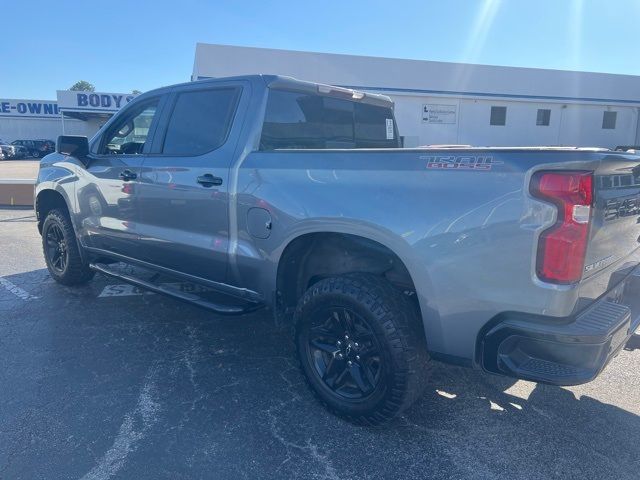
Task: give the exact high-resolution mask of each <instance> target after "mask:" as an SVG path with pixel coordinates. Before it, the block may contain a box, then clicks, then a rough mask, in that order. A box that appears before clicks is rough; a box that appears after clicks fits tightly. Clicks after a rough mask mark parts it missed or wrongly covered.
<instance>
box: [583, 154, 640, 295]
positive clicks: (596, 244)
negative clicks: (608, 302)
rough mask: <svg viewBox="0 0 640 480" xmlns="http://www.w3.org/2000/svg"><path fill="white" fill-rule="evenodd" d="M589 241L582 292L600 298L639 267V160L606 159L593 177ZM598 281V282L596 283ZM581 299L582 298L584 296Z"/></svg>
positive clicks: (630, 157)
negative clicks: (625, 275) (622, 275)
mask: <svg viewBox="0 0 640 480" xmlns="http://www.w3.org/2000/svg"><path fill="white" fill-rule="evenodd" d="M593 189H594V204H593V212H592V219H591V231H590V240H589V245H588V248H587V252H586V258H585V267H584V276H583V283H586V284H590V288H587V289H584V292H583V291H582V290H583V289H581V294H582V293H584V294H586V296H587V297H592V298H593V297H597V296H600V295H602V294H603V293H605V291H607V290H609V289H610V288H612V287H613V286H614V285H613V283H617V282H618V281H620V280H621V278H620V275H619V274H620V273H621V272H622V271H623V270H626V269H629V270H630V267H632V266H635V265H636V264H637V263H638V253H639V252H638V251H637V249H638V246H640V243H639V240H640V157H639V156H636V155H618V154H611V155H607V156H605V157H604V158H603V159H602V161H601V162H600V165H599V167H598V169H597V170H596V172H595V176H594V187H593ZM596 278H597V281H596V280H595V279H596ZM581 296H582V295H581Z"/></svg>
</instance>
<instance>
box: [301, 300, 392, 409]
mask: <svg viewBox="0 0 640 480" xmlns="http://www.w3.org/2000/svg"><path fill="white" fill-rule="evenodd" d="M314 316H315V318H314V319H312V327H311V329H310V334H309V336H308V343H307V345H308V350H307V354H308V355H309V360H310V361H311V363H312V365H313V367H314V370H315V373H316V374H317V375H318V378H320V380H321V381H322V382H323V383H324V385H325V386H326V387H327V388H328V389H329V390H331V391H332V392H333V393H335V394H336V395H339V396H340V397H343V398H345V399H363V398H365V397H368V396H370V395H371V394H372V393H373V392H374V391H375V389H376V387H377V386H378V385H379V383H380V377H381V374H382V370H383V368H384V366H383V357H382V354H381V351H380V345H379V343H378V340H377V339H376V336H375V333H374V331H373V330H372V328H371V327H370V326H369V325H368V323H367V321H366V320H365V319H364V318H363V317H361V316H360V315H358V314H357V313H356V312H354V311H353V310H351V309H349V308H344V307H341V306H338V305H336V306H330V307H328V308H327V309H323V310H320V311H318V312H316V314H315V315H314Z"/></svg>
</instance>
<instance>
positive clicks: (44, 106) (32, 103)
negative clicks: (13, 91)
mask: <svg viewBox="0 0 640 480" xmlns="http://www.w3.org/2000/svg"><path fill="white" fill-rule="evenodd" d="M59 116H60V111H59V110H58V104H57V103H56V102H53V101H51V100H22V99H15V98H13V99H12V98H0V117H29V118H33V117H36V118H52V117H59Z"/></svg>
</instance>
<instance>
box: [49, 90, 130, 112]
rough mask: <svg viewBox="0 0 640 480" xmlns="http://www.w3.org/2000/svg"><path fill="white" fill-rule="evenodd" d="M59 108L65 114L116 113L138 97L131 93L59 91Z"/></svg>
mask: <svg viewBox="0 0 640 480" xmlns="http://www.w3.org/2000/svg"><path fill="white" fill-rule="evenodd" d="M57 96H58V108H59V109H60V110H61V111H64V112H96V113H100V112H104V113H114V112H117V111H118V110H120V109H121V108H122V107H124V106H125V105H126V104H127V103H129V102H130V101H131V100H133V99H134V98H136V95H133V94H130V93H105V92H76V91H71V90H58V92H57Z"/></svg>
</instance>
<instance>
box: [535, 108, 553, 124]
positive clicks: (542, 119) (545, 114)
mask: <svg viewBox="0 0 640 480" xmlns="http://www.w3.org/2000/svg"><path fill="white" fill-rule="evenodd" d="M549 123H551V110H549V109H548V108H539V109H538V117H537V118H536V125H538V126H541V127H548V126H549Z"/></svg>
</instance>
